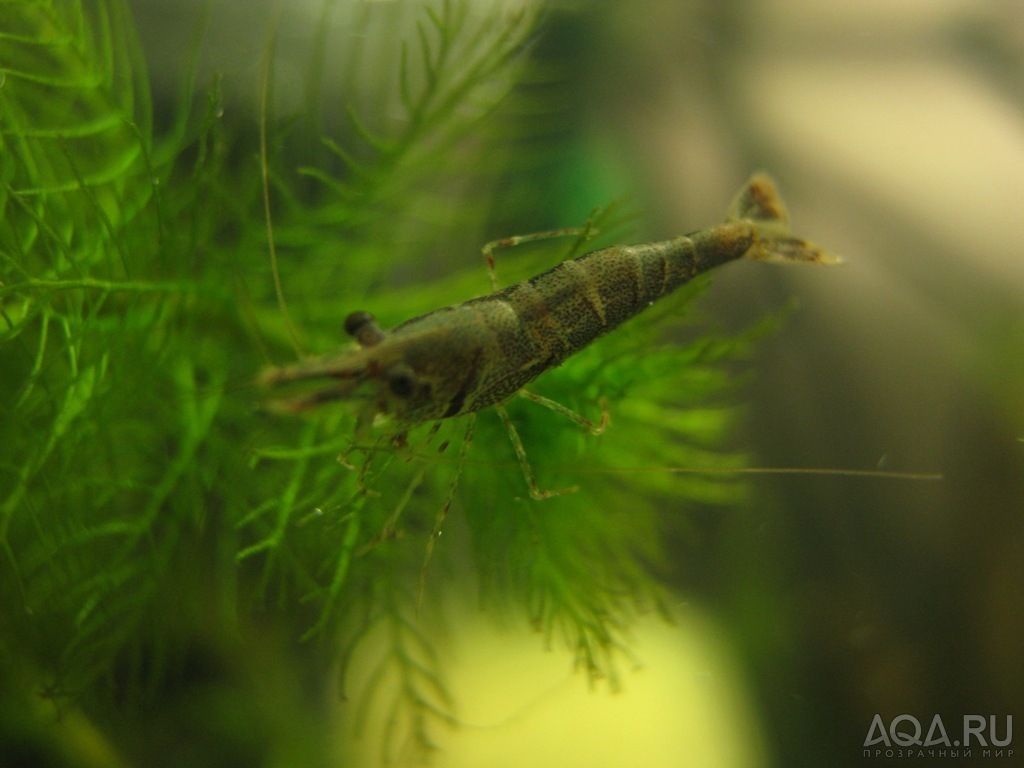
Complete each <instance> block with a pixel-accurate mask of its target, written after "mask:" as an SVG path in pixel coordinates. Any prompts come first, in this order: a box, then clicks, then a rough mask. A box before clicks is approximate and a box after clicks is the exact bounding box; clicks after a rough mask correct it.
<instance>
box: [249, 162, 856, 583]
mask: <svg viewBox="0 0 1024 768" xmlns="http://www.w3.org/2000/svg"><path fill="white" fill-rule="evenodd" d="M575 232H576V231H575V230H557V231H554V232H550V233H541V234H539V235H527V236H523V237H514V238H507V239H505V240H499V241H496V242H494V243H490V244H489V245H487V246H485V248H484V257H485V259H486V260H487V263H488V267H489V270H490V274H491V281H492V284H493V285H495V286H496V283H497V280H496V277H495V273H494V260H493V257H492V255H491V254H492V250H493V249H494V248H496V247H505V246H510V245H515V244H517V243H520V242H524V241H528V240H535V239H539V238H540V237H544V236H558V235H563V234H572V233H575ZM584 234H586V233H584ZM739 259H754V260H757V261H770V262H778V263H786V264H789V263H805V264H835V263H838V261H839V259H838V258H836V257H834V256H831V255H829V254H828V253H826V252H824V251H823V250H822V249H821V248H819V247H818V246H816V245H814V244H813V243H810V242H808V241H806V240H802V239H800V238H797V237H794V236H792V235H791V234H790V232H789V220H788V215H787V213H786V209H785V207H784V205H783V203H782V201H781V200H780V199H779V196H778V193H777V191H776V188H775V184H774V183H773V182H772V180H771V179H770V178H769V177H768V176H766V175H765V174H763V173H758V174H755V175H754V176H752V177H751V178H750V180H749V181H748V182H747V183H746V185H745V186H744V187H743V188H742V189H741V190H740V192H739V193H738V194H737V196H736V198H735V199H734V200H733V203H732V205H731V207H730V208H729V213H728V216H727V218H726V221H725V223H724V224H720V225H719V226H716V227H711V228H709V229H703V230H700V231H698V232H694V233H691V234H689V235H683V236H681V237H677V238H674V239H672V240H666V241H664V242H659V243H649V244H642V245H625V246H613V247H610V248H603V249H601V250H596V251H592V252H590V253H586V254H584V255H582V256H579V257H578V258H575V259H570V260H567V261H564V262H562V263H561V264H559V265H557V266H555V267H553V268H552V269H549V270H547V271H546V272H543V273H541V274H539V275H537V276H535V277H532V278H530V279H528V280H523V281H522V282H519V283H515V284H514V285H510V286H508V287H507V288H504V289H501V290H495V291H494V292H492V293H490V294H488V295H486V296H482V297H480V298H476V299H471V300H469V301H466V302H464V303H462V304H457V305H455V306H450V307H444V308H443V309H438V310H435V311H433V312H429V313H427V314H425V315H421V316H419V317H415V318H413V319H411V320H407V321H406V322H404V323H401V324H399V325H397V326H395V327H394V328H391V329H390V330H384V329H383V328H381V327H380V325H379V324H378V323H377V321H376V319H375V318H374V316H373V315H372V314H370V313H369V312H365V311H357V312H353V313H351V314H350V315H349V316H348V317H347V318H346V320H345V332H346V333H347V334H348V335H349V336H351V337H352V338H353V339H354V340H355V342H356V344H355V346H354V347H350V348H347V349H344V350H342V351H341V352H338V353H335V354H328V355H323V356H320V357H314V358H310V359H307V360H305V361H302V362H300V363H297V364H295V365H289V366H285V367H279V368H270V369H268V370H266V371H264V373H263V374H262V375H261V377H260V382H261V383H262V384H263V385H264V386H265V387H267V388H268V389H281V388H284V387H290V386H292V385H295V384H299V385H302V384H309V383H312V384H313V388H312V389H311V390H310V391H308V392H306V393H305V394H300V395H297V396H292V397H276V398H272V399H271V400H270V401H269V403H268V406H269V407H270V408H271V409H272V410H276V411H280V412H287V413H301V412H304V411H309V410H311V409H314V408H317V407H319V406H321V405H323V404H325V403H330V402H335V401H348V402H351V403H353V404H354V408H355V411H356V430H355V431H356V439H359V438H361V437H365V436H366V435H367V433H368V432H369V431H370V428H371V426H372V425H373V423H374V422H375V421H377V420H378V419H384V420H388V421H390V425H391V427H392V429H393V440H394V442H395V444H396V445H398V446H401V445H404V444H405V443H406V440H407V433H408V430H409V429H410V428H412V427H415V426H417V425H419V424H423V423H426V422H435V426H434V429H433V431H432V432H431V434H433V433H434V431H436V429H437V426H438V425H439V424H440V422H442V421H443V420H445V419H451V418H454V417H458V416H466V417H467V419H466V422H467V424H466V431H465V435H464V437H463V440H462V444H461V446H460V450H459V456H458V460H457V465H456V469H455V472H454V475H453V478H452V480H451V483H450V485H449V489H448V493H447V495H446V498H445V500H444V503H443V504H442V506H441V508H440V509H439V510H438V512H437V514H436V516H435V520H434V525H433V530H432V531H431V534H430V537H429V539H428V540H427V545H426V552H425V557H424V562H423V568H422V571H421V573H420V586H419V601H422V598H423V593H424V588H425V585H426V580H427V571H428V567H429V563H430V560H431V557H432V553H433V550H434V545H435V543H436V541H437V539H438V537H439V536H440V534H441V530H442V527H443V525H444V521H445V519H446V518H447V514H448V511H449V509H450V507H451V504H452V501H453V499H454V494H455V490H456V487H457V485H458V481H459V477H460V476H461V472H462V468H463V466H464V464H465V459H466V453H467V449H468V447H469V444H470V443H471V441H472V439H473V426H474V423H475V417H476V413H477V412H478V411H480V410H481V409H484V408H488V407H492V406H493V407H494V408H495V410H496V411H497V413H498V415H499V416H500V418H501V421H502V422H503V424H504V426H505V430H506V432H507V433H508V436H509V439H510V440H511V442H512V447H513V449H514V451H515V454H516V459H517V461H518V463H519V466H520V469H521V471H522V474H523V477H524V479H525V481H526V485H527V487H528V489H529V493H530V496H531V497H532V498H533V499H536V500H541V499H546V498H550V497H552V496H558V495H562V494H566V493H571V492H573V491H575V490H576V487H575V486H573V487H569V488H562V489H556V490H542V489H541V488H540V487H538V485H537V481H536V479H535V478H534V474H533V470H532V468H531V466H530V462H529V460H528V459H527V455H526V449H525V447H524V446H523V442H522V440H521V438H520V437H519V433H518V431H517V430H516V427H515V425H514V424H513V422H512V420H511V418H510V417H509V415H508V412H507V411H506V410H505V406H504V403H505V401H506V400H508V399H509V398H511V397H513V396H516V395H521V396H525V397H527V398H529V399H531V400H533V401H534V402H536V403H539V404H540V405H543V406H546V407H548V408H550V409H552V410H554V411H556V412H558V413H560V414H562V415H564V416H567V417H569V418H570V419H572V420H573V421H575V422H576V423H577V424H579V425H580V426H582V427H585V428H587V429H589V430H590V431H591V432H592V433H594V434H600V433H601V432H602V431H603V430H604V428H605V426H606V425H607V422H608V413H607V407H606V405H605V404H604V402H603V401H602V416H601V420H600V422H598V423H597V424H595V423H594V422H592V421H590V420H589V419H586V418H584V417H583V416H581V415H579V414H577V413H575V412H573V411H572V410H570V409H568V408H566V407H565V406H563V405H561V404H559V403H556V402H554V401H551V400H548V399H547V398H544V397H541V396H539V395H536V394H533V393H531V392H528V391H527V390H525V389H524V387H525V386H526V385H527V384H529V383H530V382H531V381H533V380H534V379H535V378H537V377H538V376H540V375H541V374H543V373H544V372H545V371H547V370H549V369H551V368H554V367H555V366H558V365H560V364H561V363H563V362H564V361H565V360H567V359H568V358H569V357H571V356H572V355H574V354H575V353H577V352H579V351H580V350H582V349H584V348H585V347H587V346H588V345H590V344H591V343H593V342H594V341H596V340H597V339H599V338H600V337H601V336H603V335H604V334H606V333H608V332H609V331H612V330H614V329H615V328H617V327H618V326H620V325H622V324H623V323H625V322H626V321H628V320H629V319H630V318H632V317H635V316H636V315H637V314H639V313H640V312H642V311H643V310H644V309H646V308H647V307H649V306H651V305H652V304H654V302H655V301H657V300H658V299H660V298H661V297H663V296H666V295H668V294H669V293H672V292H673V291H674V290H676V289H677V288H679V287H680V286H682V285H684V284H685V283H687V282H689V281H690V280H692V279H693V278H694V277H696V276H697V275H699V274H701V273H703V272H707V271H708V270H711V269H714V268H716V267H720V266H722V265H724V264H727V263H729V262H731V261H736V260H739ZM374 450H375V449H372V448H371V449H369V451H368V452H367V455H366V459H365V463H364V464H363V469H362V471H361V473H360V476H359V484H360V486H361V487H362V481H363V477H364V476H365V474H366V472H367V470H368V467H369V463H370V461H371V459H372V456H373V453H374ZM339 460H340V461H342V463H345V464H346V465H348V466H352V465H351V464H349V463H348V461H347V459H346V458H345V455H344V454H343V455H342V457H340V458H339ZM416 482H418V480H414V483H416ZM364 492H365V489H364ZM410 492H411V491H410ZM407 495H408V494H407ZM400 508H401V504H400V505H399V508H398V509H396V511H395V512H394V513H393V514H392V516H391V518H390V520H391V522H389V523H388V524H387V525H386V526H385V530H383V531H382V532H381V533H380V535H379V536H378V537H377V539H376V540H375V541H381V540H383V539H385V538H388V537H389V536H390V535H392V534H393V529H392V527H393V525H394V522H393V521H394V518H397V515H398V514H399V512H400Z"/></svg>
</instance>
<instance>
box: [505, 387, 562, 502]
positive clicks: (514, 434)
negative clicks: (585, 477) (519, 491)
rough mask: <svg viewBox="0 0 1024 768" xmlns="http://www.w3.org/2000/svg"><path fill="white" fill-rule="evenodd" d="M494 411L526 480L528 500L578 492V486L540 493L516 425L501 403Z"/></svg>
mask: <svg viewBox="0 0 1024 768" xmlns="http://www.w3.org/2000/svg"><path fill="white" fill-rule="evenodd" d="M494 410H496V411H497V412H498V415H499V416H500V417H501V421H502V423H503V424H504V425H505V431H506V432H508V439H509V440H511V441H512V448H513V449H514V450H515V452H516V459H517V460H518V461H519V468H520V469H521V470H522V471H523V477H524V478H525V479H526V485H527V487H528V488H529V489H530V498H532V499H536V500H537V501H542V500H544V499H550V498H551V497H552V496H564V495H565V494H567V493H575V492H576V491H578V490H579V486H575V485H573V486H570V487H569V488H561V489H558V490H553V491H546V490H544V491H542V490H541V489H540V488H539V487H538V486H537V480H536V479H535V478H534V476H533V468H532V467H531V466H530V461H529V459H527V458H526V449H525V448H524V447H523V441H522V439H520V437H519V431H518V430H517V429H516V425H515V424H513V423H512V419H511V418H510V417H509V415H508V411H506V410H505V406H504V405H503V404H501V403H496V404H495V406H494ZM566 410H568V409H566Z"/></svg>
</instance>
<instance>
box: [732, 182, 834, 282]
mask: <svg viewBox="0 0 1024 768" xmlns="http://www.w3.org/2000/svg"><path fill="white" fill-rule="evenodd" d="M728 221H729V222H738V221H749V222H750V223H751V224H753V225H754V231H755V234H756V240H755V243H754V245H753V246H752V247H751V248H750V249H749V250H748V251H747V253H746V254H745V255H746V257H747V258H750V259H756V260H758V261H771V262H775V263H778V264H839V263H840V262H841V261H842V259H840V258H839V257H838V256H834V255H832V254H830V253H827V252H826V251H823V250H822V249H821V248H820V247H819V246H817V245H815V244H814V243H812V242H809V241H807V240H803V239H801V238H799V237H794V236H793V235H792V234H791V233H790V231H789V213H787V212H786V206H785V204H784V203H783V202H782V198H780V197H779V193H778V190H777V189H776V188H775V182H774V181H772V180H771V178H770V177H769V176H768V175H767V174H764V173H755V174H754V175H753V176H751V177H750V180H749V181H748V182H747V183H746V185H744V187H743V189H741V190H740V192H739V194H738V195H736V198H735V199H734V200H733V202H732V205H731V206H730V207H729V218H728Z"/></svg>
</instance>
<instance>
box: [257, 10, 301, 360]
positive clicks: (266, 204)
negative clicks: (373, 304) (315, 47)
mask: <svg viewBox="0 0 1024 768" xmlns="http://www.w3.org/2000/svg"><path fill="white" fill-rule="evenodd" d="M281 11H282V8H281V6H280V5H278V7H277V11H276V12H275V14H274V18H273V19H272V20H271V23H270V32H269V33H268V35H267V47H266V49H265V50H264V52H263V62H262V68H261V72H260V176H261V178H262V180H263V216H264V219H265V220H266V222H267V248H268V251H269V253H270V271H271V273H272V274H273V276H274V291H275V292H276V293H277V305H278V306H279V307H280V308H281V316H282V318H283V319H284V326H285V328H286V329H287V331H288V338H289V339H290V341H291V343H292V347H293V348H294V349H295V353H296V354H297V355H298V356H299V357H305V355H306V353H305V351H304V350H303V348H302V344H301V343H300V342H299V334H298V332H297V331H296V328H295V323H294V322H293V320H292V315H291V312H289V311H288V303H287V302H286V301H285V299H284V288H283V287H282V285H281V270H280V269H279V268H278V263H277V248H276V247H275V245H274V223H273V218H272V216H271V213H270V168H269V165H268V163H267V104H268V102H269V100H270V68H271V64H272V62H273V59H274V47H275V45H276V43H277V29H278V27H279V26H280V20H281Z"/></svg>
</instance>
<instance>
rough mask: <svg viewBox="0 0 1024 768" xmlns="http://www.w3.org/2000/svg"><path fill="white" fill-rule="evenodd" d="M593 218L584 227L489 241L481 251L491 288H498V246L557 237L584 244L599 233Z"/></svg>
mask: <svg viewBox="0 0 1024 768" xmlns="http://www.w3.org/2000/svg"><path fill="white" fill-rule="evenodd" d="M592 219H593V216H592V217H591V219H588V220H587V223H586V224H585V225H583V226H582V227H569V228H567V229H549V230H547V231H546V232H534V233H532V234H529V235H513V236H512V237H503V238H501V239H500V240H492V241H491V242H489V243H487V245H485V246H484V247H483V248H482V249H481V252H482V253H483V256H484V262H485V263H486V264H487V274H488V276H489V277H490V278H491V289H492V290H495V291H496V290H498V270H497V267H496V265H495V261H494V251H495V249H496V248H514V247H515V246H517V245H522V244H524V243H535V242H537V241H538V240H550V239H551V238H555V237H576V238H577V239H578V242H579V243H580V244H582V243H584V242H586V241H587V240H589V239H590V238H591V237H593V236H594V235H595V234H596V233H597V230H596V229H594V228H593V227H592V226H591V225H590V221H591V220H592Z"/></svg>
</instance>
